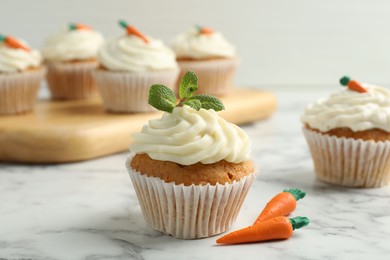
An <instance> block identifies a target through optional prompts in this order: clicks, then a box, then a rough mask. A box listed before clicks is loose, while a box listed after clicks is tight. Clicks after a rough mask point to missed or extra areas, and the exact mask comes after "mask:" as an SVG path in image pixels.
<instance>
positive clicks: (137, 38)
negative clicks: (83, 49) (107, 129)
mask: <svg viewBox="0 0 390 260" xmlns="http://www.w3.org/2000/svg"><path fill="white" fill-rule="evenodd" d="M119 24H120V26H122V27H123V28H124V29H126V34H124V35H121V36H119V37H116V38H114V39H111V40H108V41H107V42H106V43H105V44H104V45H103V46H102V48H101V49H100V51H99V54H98V59H99V62H100V64H101V66H100V68H99V69H97V70H95V72H94V79H95V81H96V84H97V86H98V88H99V90H100V93H101V95H102V97H103V101H104V106H105V108H106V109H107V110H108V111H111V112H148V111H153V110H154V109H153V108H152V107H151V106H150V105H149V104H148V92H149V87H150V85H152V84H154V83H156V82H160V83H161V84H164V85H166V86H168V87H169V88H172V89H173V88H174V87H175V84H176V79H177V76H178V74H179V69H178V66H177V63H176V60H175V54H174V52H173V51H172V50H171V49H170V48H168V47H167V46H165V45H164V43H163V42H162V41H160V40H156V39H153V38H151V37H147V36H145V35H143V34H142V33H141V32H139V31H138V30H137V29H136V28H135V27H133V26H130V25H128V24H127V23H126V22H125V21H120V22H119Z"/></svg>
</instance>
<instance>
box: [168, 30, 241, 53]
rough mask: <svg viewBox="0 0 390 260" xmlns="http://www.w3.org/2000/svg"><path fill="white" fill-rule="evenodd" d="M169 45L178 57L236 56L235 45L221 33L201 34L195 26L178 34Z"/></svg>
mask: <svg viewBox="0 0 390 260" xmlns="http://www.w3.org/2000/svg"><path fill="white" fill-rule="evenodd" d="M171 46H172V49H173V50H174V51H175V53H176V56H177V57H178V58H193V59H208V58H232V57H235V56H236V50H235V47H234V46H233V45H232V44H230V43H229V42H228V41H227V40H226V39H225V38H224V37H223V35H222V34H221V33H219V32H214V33H211V34H201V33H199V30H198V29H196V28H192V29H191V30H189V31H188V32H186V33H183V34H180V35H178V36H177V37H176V38H175V39H173V41H172V44H171Z"/></svg>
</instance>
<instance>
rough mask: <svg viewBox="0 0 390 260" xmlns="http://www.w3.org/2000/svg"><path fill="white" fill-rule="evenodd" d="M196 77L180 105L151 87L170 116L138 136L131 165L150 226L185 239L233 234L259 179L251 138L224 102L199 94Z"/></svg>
mask: <svg viewBox="0 0 390 260" xmlns="http://www.w3.org/2000/svg"><path fill="white" fill-rule="evenodd" d="M189 74H192V75H195V74H193V73H191V72H189ZM186 75H188V74H186ZM185 77H186V76H185ZM189 78H190V77H189V76H188V77H187V78H186V80H184V82H187V86H183V84H182V86H181V89H186V88H187V90H188V91H187V90H184V91H180V93H181V94H180V97H181V98H182V100H181V102H179V104H178V105H176V97H175V96H174V94H173V92H172V91H171V90H169V89H168V88H166V87H164V86H162V85H154V86H152V87H151V89H150V94H149V103H150V104H151V105H153V106H154V107H156V108H158V109H160V110H163V111H166V112H165V113H164V114H163V116H162V117H161V118H159V119H155V120H150V121H149V122H148V123H147V124H146V125H145V126H144V127H143V129H142V131H141V133H137V134H133V136H132V137H133V143H132V144H131V145H130V151H131V152H132V155H131V156H130V158H129V159H128V160H127V161H126V167H127V169H128V172H129V174H130V177H131V179H132V182H133V185H134V188H135V191H136V193H137V196H138V199H139V202H140V204H141V209H142V212H143V215H144V217H145V219H146V221H147V222H148V223H149V224H150V225H151V226H152V227H153V228H154V229H156V230H158V231H160V232H163V233H166V234H169V235H172V236H174V237H175V238H182V239H196V238H202V237H209V236H213V235H216V234H219V233H222V232H224V231H226V230H227V229H228V228H229V227H230V226H231V225H232V224H233V223H234V221H235V219H236V217H237V215H238V213H239V210H240V208H241V205H242V203H243V201H244V199H245V196H246V194H247V192H248V190H249V188H250V186H251V184H252V183H253V181H254V179H255V173H254V172H255V171H254V163H253V161H252V160H251V159H250V150H251V148H250V146H251V142H250V140H249V138H248V136H247V135H246V133H245V132H244V131H243V130H242V129H240V128H239V127H238V126H236V125H234V124H232V123H229V122H227V121H226V120H224V119H223V118H221V117H220V116H219V115H218V113H217V112H216V111H218V110H222V109H224V107H223V105H222V103H221V102H220V101H219V100H218V99H216V98H215V97H210V96H206V95H194V91H196V88H193V87H194V86H196V83H195V82H196V81H191V80H190V79H189ZM188 83H191V84H188ZM192 83H194V84H192ZM189 88H193V89H189ZM167 100H169V102H166V101H167Z"/></svg>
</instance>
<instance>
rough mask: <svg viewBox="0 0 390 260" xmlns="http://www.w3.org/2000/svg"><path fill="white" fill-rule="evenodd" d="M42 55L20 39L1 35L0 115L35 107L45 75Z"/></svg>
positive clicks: (29, 109) (25, 110) (21, 111)
mask: <svg viewBox="0 0 390 260" xmlns="http://www.w3.org/2000/svg"><path fill="white" fill-rule="evenodd" d="M41 63H42V56H41V54H40V53H39V51H37V50H32V49H30V47H28V45H27V44H26V43H25V42H24V41H22V40H18V39H15V38H13V37H11V36H5V35H0V114H17V113H23V112H27V111H31V110H32V109H33V108H34V105H35V102H36V99H37V93H38V89H39V87H40V84H41V81H42V79H43V77H44V75H45V69H44V68H43V67H42V66H41Z"/></svg>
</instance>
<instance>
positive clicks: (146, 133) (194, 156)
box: [130, 106, 251, 165]
mask: <svg viewBox="0 0 390 260" xmlns="http://www.w3.org/2000/svg"><path fill="white" fill-rule="evenodd" d="M133 140H134V142H133V143H132V145H131V146H130V150H131V151H132V152H134V153H147V154H148V155H149V156H150V157H151V158H152V159H154V160H160V161H170V162H175V163H178V164H181V165H191V164H195V163H198V162H201V163H203V164H211V163H216V162H218V161H221V160H226V161H228V162H232V163H240V162H243V161H246V160H249V156H250V145H251V143H250V140H249V138H248V136H247V135H246V133H245V132H244V131H243V130H242V129H241V128H239V127H238V126H236V125H234V124H232V123H229V122H227V121H226V120H225V119H223V118H221V117H220V116H219V115H218V114H217V112H215V111H214V110H205V109H203V108H202V109H200V110H199V111H197V110H195V109H193V108H191V107H188V106H183V107H175V108H174V109H173V111H172V113H164V115H163V116H162V118H160V119H155V120H150V121H149V123H148V124H147V125H145V126H144V127H143V129H142V132H141V133H137V134H133Z"/></svg>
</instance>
